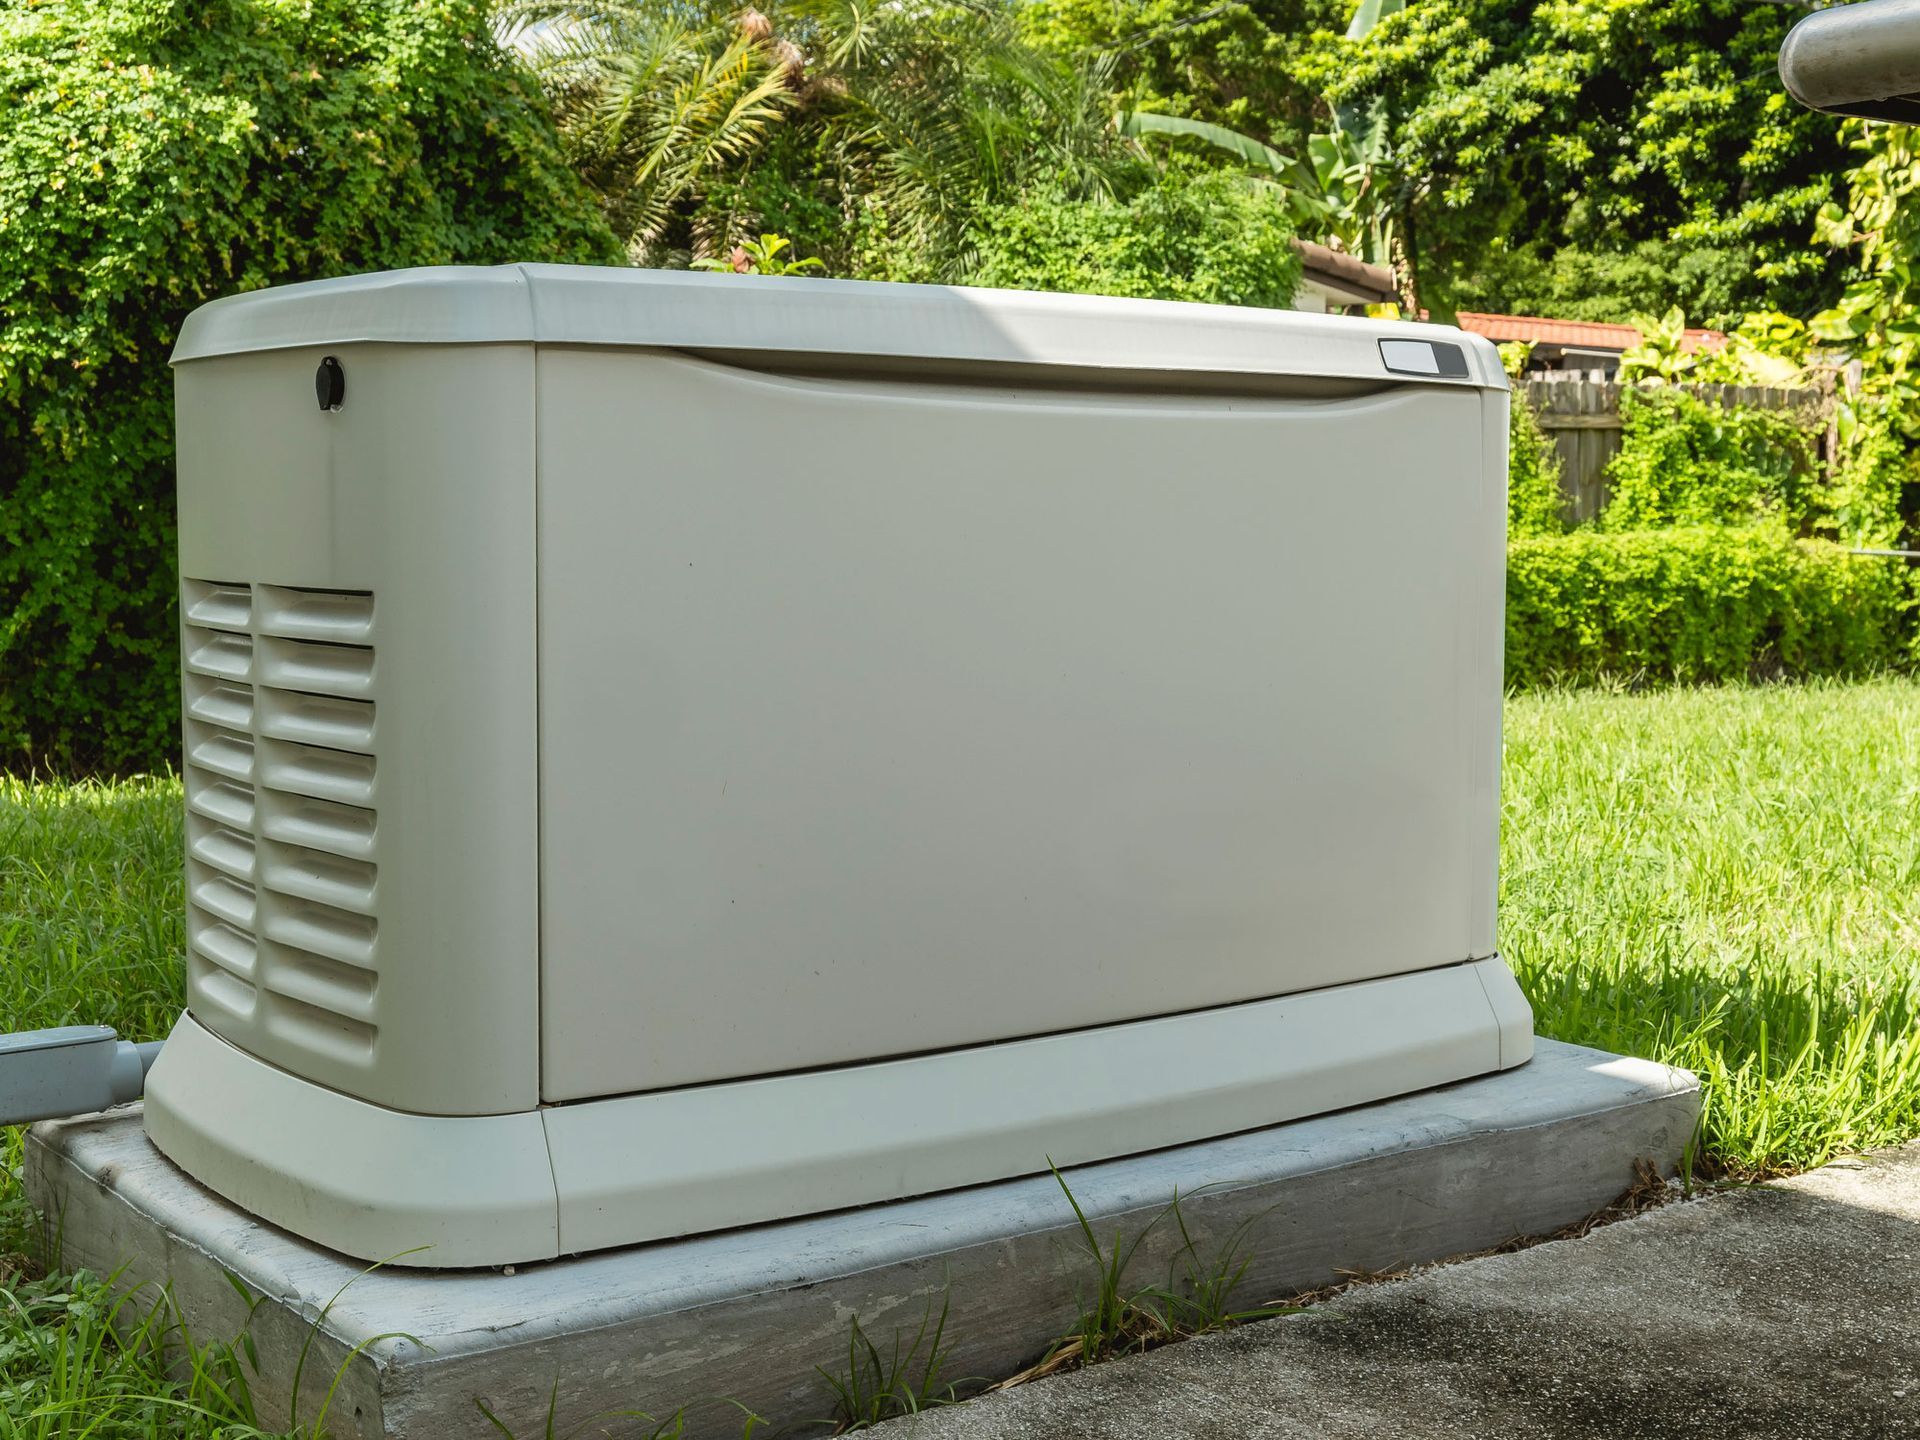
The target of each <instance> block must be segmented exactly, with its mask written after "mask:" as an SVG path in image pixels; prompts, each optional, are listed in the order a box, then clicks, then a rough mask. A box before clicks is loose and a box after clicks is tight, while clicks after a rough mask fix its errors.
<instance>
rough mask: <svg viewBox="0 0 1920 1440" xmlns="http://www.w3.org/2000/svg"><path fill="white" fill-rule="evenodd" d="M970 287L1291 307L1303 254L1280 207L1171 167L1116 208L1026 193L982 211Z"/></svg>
mask: <svg viewBox="0 0 1920 1440" xmlns="http://www.w3.org/2000/svg"><path fill="white" fill-rule="evenodd" d="M971 241H972V245H973V249H974V259H973V262H972V264H971V265H969V266H968V267H967V271H966V282H967V283H968V284H969V285H995V286H1001V287H1003V288H1006V289H1011V290H1062V291H1073V292H1077V293H1080V294H1086V295H1135V296H1149V297H1155V298H1158V299H1162V300H1200V301H1211V302H1215V303H1218V304H1223V305H1265V306H1272V307H1276V308H1279V309H1286V308H1288V307H1290V306H1291V305H1292V304H1293V297H1294V291H1295V288H1296V286H1297V285H1298V283H1299V279H1300V257H1299V255H1298V254H1297V253H1296V252H1295V250H1294V248H1293V227H1292V226H1291V224H1289V223H1288V220H1287V216H1286V212H1285V211H1284V209H1283V208H1282V207H1281V203H1280V201H1279V199H1278V198H1277V197H1276V196H1275V195H1273V194H1271V193H1270V192H1267V191H1264V190H1261V189H1258V188H1255V187H1253V186H1250V185H1248V184H1247V182H1246V181H1245V180H1244V179H1243V178H1241V177H1240V176H1237V175H1234V174H1231V173H1228V172H1225V171H1218V170H1203V171H1192V170H1186V169H1176V170H1173V171H1170V172H1169V173H1168V174H1166V175H1165V176H1163V177H1162V178H1161V179H1160V181H1159V183H1157V184H1155V185H1153V186H1151V187H1149V188H1147V189H1145V190H1143V191H1141V192H1140V193H1139V194H1137V195H1135V196H1133V197H1132V198H1131V199H1129V200H1126V201H1122V202H1112V201H1104V200H1073V199H1065V198H1061V197H1059V196H1054V195H1045V194H1040V195H1033V196H1029V197H1027V198H1026V199H1024V200H1022V201H1021V202H1020V203H1018V204H1012V205H992V206H986V207H983V208H982V209H981V210H980V211H979V213H978V214H977V215H976V217H975V219H974V223H973V228H972V231H971Z"/></svg>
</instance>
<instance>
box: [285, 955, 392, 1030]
mask: <svg viewBox="0 0 1920 1440" xmlns="http://www.w3.org/2000/svg"><path fill="white" fill-rule="evenodd" d="M268 957H269V960H270V962H271V963H270V964H269V965H268V968H267V988H268V989H269V990H271V991H273V993H274V994H276V995H286V996H290V997H291V998H293V999H295V1000H300V1001H303V1002H305V1003H306V1004H308V1005H312V1006H314V1007H316V1008H317V1009H321V1010H327V1011H331V1012H332V1013H333V1014H335V1015H339V1016H342V1017H343V1018H345V1019H348V1020H358V1021H359V1022H361V1023H362V1024H364V1025H371V1024H372V1023H373V1018H374V1016H373V995H374V984H375V980H374V975H373V972H372V971H370V970H361V969H358V968H356V967H354V966H352V965H342V964H340V963H339V962H338V961H337V960H329V959H327V957H326V956H324V955H313V954H309V953H308V952H306V951H304V950H296V949H293V948H292V947H290V946H285V945H274V946H272V947H270V948H269V950H268Z"/></svg>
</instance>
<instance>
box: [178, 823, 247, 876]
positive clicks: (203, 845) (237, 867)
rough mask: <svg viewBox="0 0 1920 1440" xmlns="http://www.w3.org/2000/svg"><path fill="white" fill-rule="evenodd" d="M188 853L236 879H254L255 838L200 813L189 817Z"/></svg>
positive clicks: (204, 863)
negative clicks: (219, 823)
mask: <svg viewBox="0 0 1920 1440" xmlns="http://www.w3.org/2000/svg"><path fill="white" fill-rule="evenodd" d="M187 853H188V854H189V855H191V856H192V857H193V858H194V859H196V860H198V861H199V862H200V863H201V864H203V865H210V866H212V867H213V868H214V869H216V870H222V871H225V872H226V873H227V874H229V875H231V876H232V877H233V878H234V879H236V880H240V881H243V882H245V883H247V884H251V883H252V882H253V840H252V837H250V836H247V835H243V834H241V833H240V832H239V831H238V830H229V829H228V828H227V827H226V826H224V825H216V824H214V823H213V822H212V821H210V820H207V819H206V818H205V817H203V816H200V815H189V816H188V817H187Z"/></svg>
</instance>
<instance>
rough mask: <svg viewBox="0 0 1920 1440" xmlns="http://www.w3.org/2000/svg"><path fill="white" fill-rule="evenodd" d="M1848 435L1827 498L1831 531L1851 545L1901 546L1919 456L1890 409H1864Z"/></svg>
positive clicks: (1870, 406) (1874, 406)
mask: <svg viewBox="0 0 1920 1440" xmlns="http://www.w3.org/2000/svg"><path fill="white" fill-rule="evenodd" d="M1843 433H1845V434H1846V439H1845V441H1844V442H1842V444H1841V446H1840V454H1839V458H1838V463H1837V464H1835V465H1834V467H1833V475H1832V478H1831V479H1830V480H1829V482H1828V486H1827V491H1826V494H1825V495H1824V496H1823V497H1822V498H1823V500H1824V502H1825V508H1826V512H1827V518H1828V521H1829V523H1830V525H1831V528H1832V529H1833V531H1834V533H1835V534H1837V535H1838V536H1839V537H1840V538H1841V539H1842V540H1844V541H1847V542H1849V543H1851V544H1855V545H1881V546H1886V545H1896V544H1898V543H1899V541H1900V540H1901V538H1902V536H1903V534H1904V533H1905V530H1906V520H1905V516H1906V514H1907V513H1908V512H1909V508H1910V507H1909V502H1908V500H1907V494H1908V488H1909V487H1910V486H1912V485H1913V484H1914V483H1915V481H1916V480H1917V479H1920V474H1916V471H1915V466H1914V455H1913V452H1912V451H1911V450H1909V449H1908V448H1907V444H1906V441H1905V440H1904V439H1902V437H1901V435H1900V430H1899V424H1898V421H1897V419H1896V417H1895V416H1894V415H1892V414H1891V413H1890V410H1889V407H1888V406H1887V405H1886V404H1868V405H1862V406H1860V407H1859V409H1858V411H1857V418H1856V420H1855V422H1854V424H1853V425H1852V426H1850V427H1847V428H1846V429H1845V430H1844V431H1843Z"/></svg>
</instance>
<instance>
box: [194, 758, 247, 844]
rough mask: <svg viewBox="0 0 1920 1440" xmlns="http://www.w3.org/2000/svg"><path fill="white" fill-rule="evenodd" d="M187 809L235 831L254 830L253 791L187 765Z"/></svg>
mask: <svg viewBox="0 0 1920 1440" xmlns="http://www.w3.org/2000/svg"><path fill="white" fill-rule="evenodd" d="M187 809H189V810H191V811H192V812H193V813H194V814H196V815H204V816H206V817H207V819H209V820H217V821H219V823H220V824H222V825H225V826H227V827H229V828H230V829H234V830H252V829H253V788H252V787H251V786H249V785H240V784H236V783H235V782H233V781H231V780H223V779H220V778H218V777H216V776H215V775H213V774H212V772H210V771H206V770H202V769H200V768H199V767H198V766H195V765H189V766H187Z"/></svg>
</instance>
